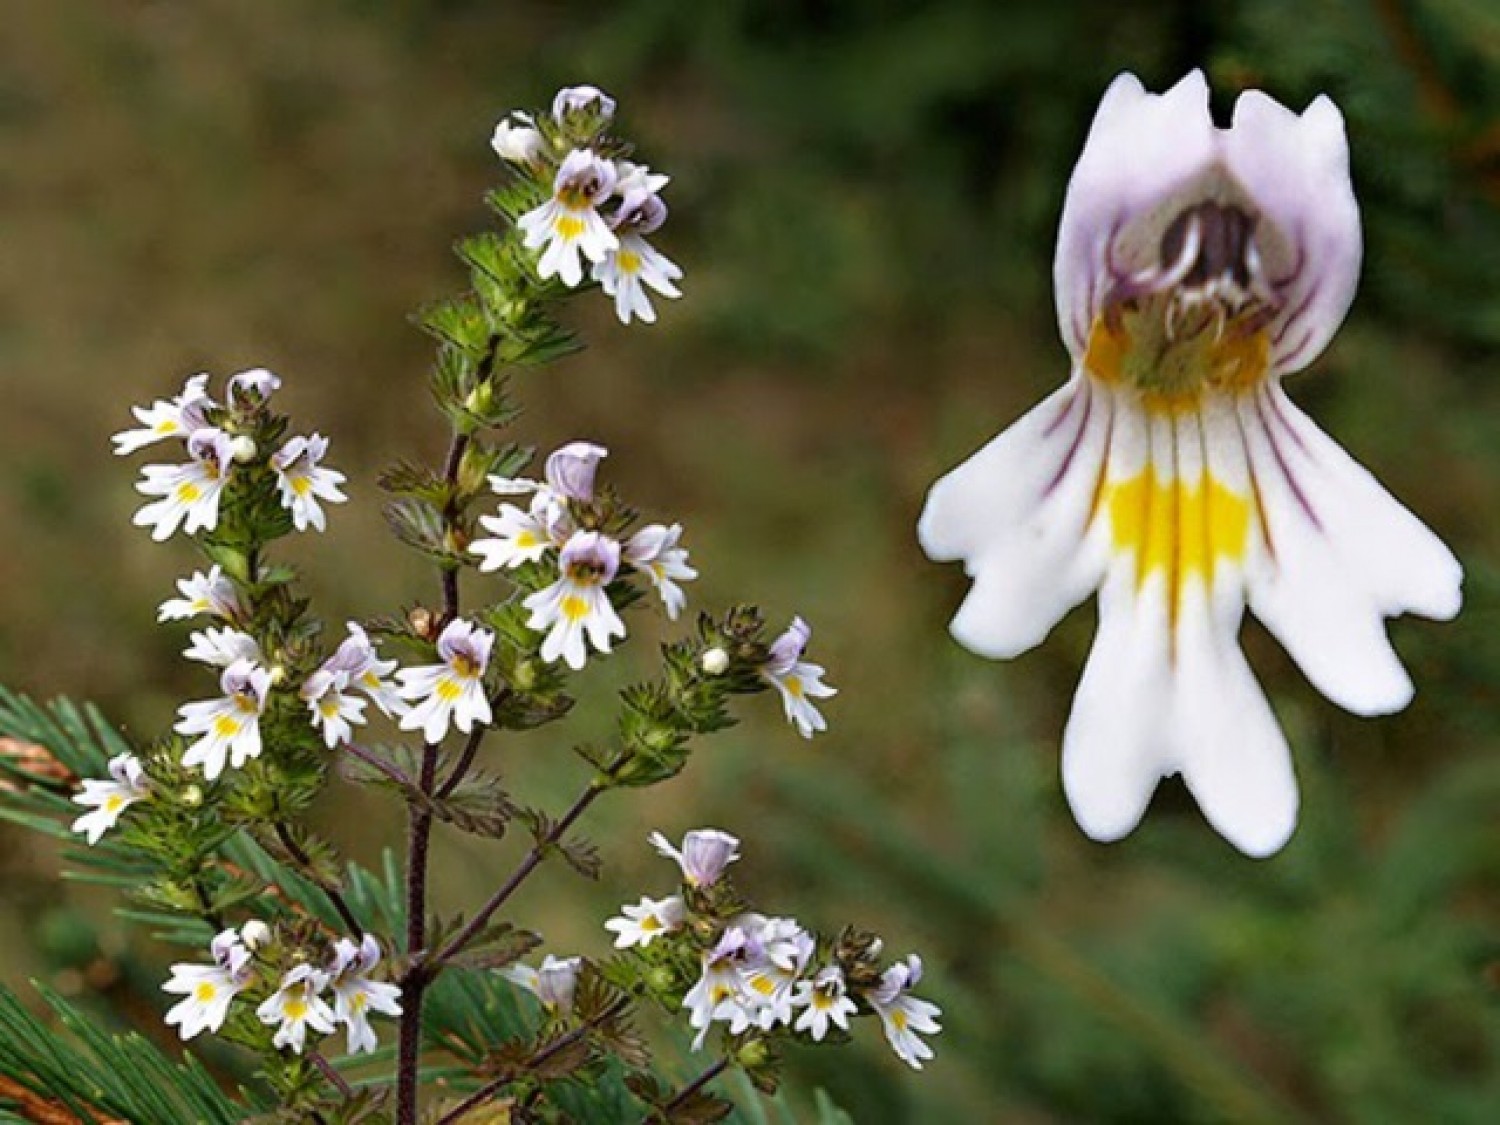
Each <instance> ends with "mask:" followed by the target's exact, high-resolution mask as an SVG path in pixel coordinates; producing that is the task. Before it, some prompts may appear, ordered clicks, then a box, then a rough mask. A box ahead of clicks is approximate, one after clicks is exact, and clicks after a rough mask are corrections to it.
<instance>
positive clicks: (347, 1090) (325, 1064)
mask: <svg viewBox="0 0 1500 1125" xmlns="http://www.w3.org/2000/svg"><path fill="white" fill-rule="evenodd" d="M307 1057H308V1059H309V1060H310V1061H311V1062H312V1064H313V1066H315V1067H317V1068H318V1069H319V1070H321V1071H322V1072H323V1077H324V1078H326V1079H328V1081H329V1082H330V1083H331V1084H332V1085H333V1087H334V1088H335V1089H336V1090H338V1092H339V1093H340V1094H342V1095H344V1097H346V1098H352V1097H353V1096H354V1088H353V1087H352V1086H350V1085H349V1083H348V1082H347V1081H345V1079H344V1076H343V1075H342V1074H340V1073H339V1072H338V1071H336V1070H334V1069H333V1064H332V1063H331V1062H329V1061H328V1060H327V1059H325V1058H324V1057H323V1056H322V1055H320V1054H319V1053H318V1052H317V1051H308V1052H307Z"/></svg>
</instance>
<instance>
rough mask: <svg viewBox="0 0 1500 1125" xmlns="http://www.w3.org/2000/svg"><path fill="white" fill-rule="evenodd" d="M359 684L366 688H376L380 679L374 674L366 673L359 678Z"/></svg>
mask: <svg viewBox="0 0 1500 1125" xmlns="http://www.w3.org/2000/svg"><path fill="white" fill-rule="evenodd" d="M359 682H360V683H362V684H364V686H365V687H367V688H378V687H379V686H380V677H379V676H377V675H376V674H375V673H374V672H366V673H365V674H364V675H363V676H361V677H360V678H359Z"/></svg>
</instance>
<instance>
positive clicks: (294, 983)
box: [255, 965, 334, 1055]
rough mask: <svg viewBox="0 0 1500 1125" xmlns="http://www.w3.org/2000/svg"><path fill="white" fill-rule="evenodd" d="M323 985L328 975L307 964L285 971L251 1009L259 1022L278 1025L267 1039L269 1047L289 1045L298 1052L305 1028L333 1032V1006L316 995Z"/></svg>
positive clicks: (304, 1040) (303, 1040)
mask: <svg viewBox="0 0 1500 1125" xmlns="http://www.w3.org/2000/svg"><path fill="white" fill-rule="evenodd" d="M327 987H328V974H327V973H325V972H322V971H321V970H318V969H315V968H313V967H312V966H311V965H297V966H295V967H294V968H292V969H290V970H288V971H287V974H286V975H285V976H284V977H282V978H281V984H280V986H279V987H278V988H277V989H276V991H275V992H273V993H272V994H271V995H270V996H268V997H266V999H265V1000H263V1001H262V1002H261V1004H260V1006H259V1007H258V1008H256V1009H255V1014H256V1015H257V1016H259V1017H260V1022H261V1023H263V1024H266V1025H267V1026H269V1025H271V1024H279V1025H280V1026H279V1027H277V1029H276V1034H275V1035H274V1036H273V1037H272V1038H271V1045H272V1046H274V1047H283V1048H284V1047H290V1048H291V1049H292V1050H293V1051H295V1052H296V1053H297V1054H299V1055H300V1054H301V1053H302V1048H303V1047H304V1046H305V1045H306V1043H307V1029H308V1028H309V1027H310V1028H312V1029H313V1030H314V1031H316V1032H318V1033H319V1034H320V1035H332V1034H333V1031H334V1022H333V1018H334V1017H333V1009H332V1008H330V1007H329V1006H328V1004H327V1002H326V1001H325V1000H323V998H322V996H321V995H320V993H322V991H323V990H324V989H325V988H327Z"/></svg>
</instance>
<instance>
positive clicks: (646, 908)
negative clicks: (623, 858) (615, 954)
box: [604, 895, 687, 949]
mask: <svg viewBox="0 0 1500 1125" xmlns="http://www.w3.org/2000/svg"><path fill="white" fill-rule="evenodd" d="M686 918H687V907H686V906H684V905H683V901H682V899H681V897H679V896H678V895H669V896H668V897H666V898H647V897H646V896H645V895H642V896H641V901H640V902H639V903H637V904H636V905H635V906H622V907H620V916H619V917H618V918H611V919H610V920H609V921H607V922H605V923H604V928H605V929H606V930H609V931H610V932H611V933H613V934H614V935H615V948H616V949H630V948H632V947H634V946H640V947H641V948H642V949H645V948H646V947H647V946H648V945H650V944H651V943H652V942H653V941H655V940H656V939H657V938H659V937H661V936H662V935H663V934H669V933H671V932H672V931H673V930H675V929H677V927H679V926H681V925H682V923H683V921H684V920H685V919H686Z"/></svg>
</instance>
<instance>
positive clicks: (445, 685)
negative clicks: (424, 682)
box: [433, 676, 464, 703]
mask: <svg viewBox="0 0 1500 1125" xmlns="http://www.w3.org/2000/svg"><path fill="white" fill-rule="evenodd" d="M463 693H464V689H463V685H462V684H460V683H459V682H458V681H457V680H450V679H449V678H448V677H447V676H444V677H443V678H442V679H441V680H439V681H438V682H437V687H435V688H434V689H433V694H434V695H436V696H437V697H438V698H439V699H441V700H442V701H443V702H444V703H452V702H453V701H454V700H456V699H457V698H458V697H459V696H461V695H462V694H463Z"/></svg>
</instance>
